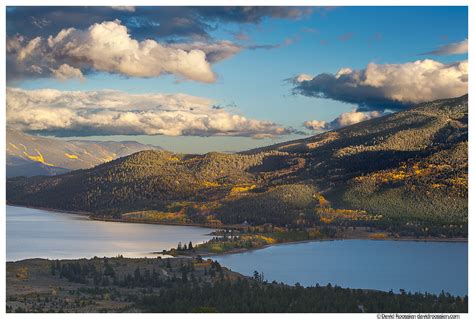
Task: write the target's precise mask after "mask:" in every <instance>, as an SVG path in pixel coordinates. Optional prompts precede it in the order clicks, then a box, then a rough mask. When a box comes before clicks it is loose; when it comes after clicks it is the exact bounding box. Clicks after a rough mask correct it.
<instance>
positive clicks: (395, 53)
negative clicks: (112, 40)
mask: <svg viewBox="0 0 474 319" xmlns="http://www.w3.org/2000/svg"><path fill="white" fill-rule="evenodd" d="M10 11H11V12H15V10H10ZM11 12H7V33H9V34H8V36H13V35H14V34H20V35H21V34H28V36H25V38H27V39H25V40H23V44H22V45H23V46H26V44H27V43H28V40H30V39H32V38H34V35H35V31H37V33H38V35H39V36H42V37H43V38H44V39H46V38H47V33H45V32H47V31H45V30H44V28H38V30H35V28H34V26H30V27H28V26H27V27H25V30H22V28H21V27H19V25H17V24H15V23H11V24H10V25H9V24H8V23H9V19H10V18H11V21H15V19H17V20H18V19H20V18H21V17H23V18H24V19H27V18H29V17H30V18H31V17H38V19H39V18H40V17H41V16H42V15H44V14H45V13H44V11H40V12H35V11H25V12H22V13H21V14H19V13H15V15H13V14H12V13H11ZM114 14H115V15H116V18H117V19H120V20H121V21H122V22H121V23H122V24H125V25H126V24H127V19H129V20H128V21H130V19H131V17H130V16H126V17H124V16H122V11H120V10H110V12H107V14H104V16H103V18H104V20H103V21H111V20H112V19H111V18H113V17H114ZM135 14H136V15H137V16H138V17H140V16H141V15H140V10H136V11H135ZM219 14H221V13H219ZM35 15H36V16H35ZM213 17H214V18H210V22H209V23H210V25H211V26H212V27H211V28H208V29H206V32H207V35H206V36H205V37H202V36H201V37H199V38H198V37H196V35H191V36H189V35H185V36H182V35H179V36H177V35H175V34H173V33H171V34H167V35H159V36H157V35H156V34H153V33H151V32H150V33H149V35H147V34H146V33H145V32H141V30H140V29H139V28H138V29H137V30H135V31H134V30H130V29H129V33H130V36H131V37H132V38H136V39H137V40H139V41H141V39H145V38H150V39H154V40H155V41H157V42H158V43H163V44H169V43H171V42H174V43H176V42H177V43H193V42H199V43H215V42H217V41H223V40H227V41H230V42H232V43H235V44H238V45H241V46H242V47H245V48H244V49H241V50H240V52H238V53H236V54H232V55H231V56H229V57H227V58H226V59H224V60H222V61H218V62H216V63H213V64H212V71H213V72H214V73H215V74H216V75H217V80H216V81H215V82H213V83H205V82H202V81H196V80H189V79H184V80H183V79H178V80H177V78H176V76H175V75H173V74H167V75H163V74H160V75H158V76H151V77H141V76H131V75H130V74H124V73H123V72H122V73H121V72H116V71H104V70H103V69H100V68H99V70H97V69H94V67H90V66H89V67H88V68H86V69H81V67H82V66H83V65H84V63H82V64H80V66H79V64H78V65H77V66H76V65H74V67H78V69H81V70H82V73H83V74H84V77H83V79H82V80H77V79H68V80H64V79H63V80H58V79H57V78H55V77H53V76H41V77H38V76H37V75H35V76H29V75H28V74H21V75H20V76H18V78H15V79H13V80H12V81H10V82H9V83H8V86H9V87H15V88H20V89H23V90H34V89H45V88H49V89H57V90H61V91H63V90H69V91H97V90H101V89H113V90H119V91H122V92H127V93H140V94H149V93H168V94H177V93H184V94H188V95H193V96H198V97H204V98H208V99H211V100H213V104H215V105H220V106H222V107H223V110H225V111H226V112H229V113H231V114H239V115H242V116H245V118H248V119H256V120H266V121H271V122H274V123H275V124H277V125H280V126H281V127H285V128H287V127H291V128H293V130H288V131H285V133H284V134H279V133H278V134H273V135H272V134H267V131H265V132H263V131H262V132H260V131H259V132H260V133H262V134H264V133H265V134H266V135H265V136H267V135H272V136H271V137H268V138H263V139H262V138H255V136H257V135H258V134H260V133H258V132H257V133H258V134H257V133H256V134H255V135H252V134H253V133H249V132H248V131H249V130H248V129H245V133H243V134H242V136H225V135H228V134H227V133H226V132H218V133H217V134H214V133H204V134H202V132H200V131H199V132H195V131H193V132H195V133H192V132H191V133H189V132H187V133H183V134H179V135H178V136H166V134H165V135H163V134H148V136H146V135H145V134H140V135H134V134H136V133H133V135H132V134H129V133H130V132H127V131H126V130H124V133H125V134H117V132H118V133H120V131H114V132H112V133H111V132H106V133H104V134H102V133H100V132H102V131H101V130H100V129H98V130H97V132H99V133H100V134H91V135H92V136H87V137H81V138H86V139H104V140H111V139H114V140H123V139H126V140H138V141H140V142H145V143H149V144H156V145H160V146H163V147H165V148H167V149H169V150H173V151H178V152H192V153H196V152H197V153H202V152H207V151H211V150H217V151H239V150H244V149H248V148H251V147H257V146H261V145H267V144H271V143H275V142H280V141H283V140H289V139H293V138H300V137H302V135H301V132H304V133H307V134H315V133H317V132H318V131H311V130H309V128H310V127H309V125H306V127H304V126H303V123H304V122H306V121H311V120H317V121H321V122H323V121H324V122H326V124H324V125H326V126H325V127H326V128H328V127H332V128H337V127H336V126H334V125H336V124H337V123H336V122H334V123H333V124H334V125H333V126H330V125H328V124H327V123H331V121H333V120H334V119H337V118H338V116H340V114H341V113H345V112H351V110H353V109H356V108H358V109H359V110H360V111H374V112H375V111H377V112H379V113H380V112H382V113H383V112H386V111H390V109H392V107H390V103H391V102H394V103H395V104H394V106H393V109H395V108H396V109H401V108H404V107H407V106H409V105H410V104H414V102H418V100H415V99H414V98H411V100H410V97H408V96H407V97H406V99H403V98H402V100H397V101H395V100H394V98H392V97H391V96H388V95H389V93H387V92H388V90H389V89H387V90H386V91H384V92H383V93H380V94H383V96H382V95H380V96H377V100H376V102H373V101H370V102H368V104H367V105H369V104H370V105H369V106H367V105H366V104H364V102H360V99H361V97H360V96H359V95H357V98H355V97H351V98H347V97H339V96H337V93H334V91H332V93H330V92H326V91H324V90H325V89H324V88H326V85H327V84H326V82H324V83H323V84H321V82H320V81H319V82H316V81H315V80H313V81H305V82H301V81H300V82H298V81H295V80H293V79H294V78H295V77H296V76H298V75H299V74H310V75H311V77H313V76H316V75H319V74H323V73H329V74H333V75H334V74H336V73H337V72H338V70H340V69H341V68H351V69H352V70H364V69H365V68H366V67H367V65H368V64H369V63H375V64H376V65H385V64H394V65H402V64H405V63H413V62H414V61H417V60H423V59H433V60H435V61H437V62H439V63H441V64H443V65H442V68H445V65H450V64H455V63H459V62H460V61H465V60H467V50H466V52H464V51H461V53H459V52H455V54H453V53H452V52H451V51H450V52H443V53H442V54H439V52H438V53H436V52H435V53H433V54H423V53H426V52H432V51H434V50H436V49H437V48H440V47H442V46H445V45H449V44H456V45H457V44H459V43H461V42H462V41H464V40H466V39H467V32H468V18H467V7H339V8H334V9H330V10H319V9H313V10H312V12H310V13H307V12H306V11H304V13H303V14H301V15H300V16H298V17H296V18H295V17H293V16H291V15H290V16H287V17H283V18H281V14H280V13H278V14H275V13H270V14H262V17H261V19H260V20H258V21H256V22H255V21H252V22H248V21H247V20H245V19H247V18H245V19H241V18H240V16H239V19H240V20H239V19H236V20H238V21H232V20H231V19H228V20H225V19H224V18H222V17H220V16H219V18H217V19H216V18H215V16H213ZM46 19H47V18H45V21H47V20H46ZM203 19H206V17H204V18H203ZM99 20H100V17H98V20H97V21H99ZM96 23H99V22H96ZM45 24H46V23H45ZM61 27H63V29H65V28H67V27H75V28H77V29H86V28H85V27H83V26H76V25H69V26H67V23H64V25H61ZM214 27H215V29H214ZM26 29H27V30H26ZM53 31H57V30H51V31H50V33H51V34H53V35H55V34H56V33H57V32H56V33H53ZM235 34H240V35H241V37H240V38H239V39H236V38H235ZM196 39H198V40H196ZM466 43H467V42H466ZM252 45H279V46H278V47H275V48H271V49H250V47H251V46H252ZM448 51H449V50H448ZM17 54H18V52H17ZM31 63H33V62H31ZM68 63H69V62H68ZM58 65H59V64H58ZM53 68H54V67H50V69H53ZM91 69H92V70H91ZM7 70H8V68H7ZM397 70H398V69H397ZM410 72H411V71H410ZM7 73H8V72H7ZM392 73H393V72H387V73H384V74H392ZM354 74H355V73H354V72H353V73H352V75H354ZM352 75H351V76H352ZM466 76H467V74H466ZM336 78H338V77H337V76H336ZM287 79H290V80H287ZM318 79H319V78H318ZM353 80H354V78H353V77H352V78H351V81H353ZM393 80H394V81H396V80H397V79H396V78H395V79H393ZM438 80H439V79H437V80H436V81H432V80H430V82H437V83H438V82H439V83H441V84H439V85H440V86H443V85H444V84H442V83H444V82H443V81H441V80H439V81H438ZM446 82H448V79H446ZM331 83H332V82H331ZM302 84H304V86H303V85H302ZM343 84H344V85H346V83H343ZM341 85H342V84H341ZM364 85H365V84H364ZM463 85H464V84H463V83H461V82H460V84H459V86H460V87H457V88H456V90H455V91H452V92H451V91H446V92H447V93H444V94H448V95H449V94H453V95H455V94H459V92H461V93H462V90H463ZM465 86H466V92H465V93H467V79H466V83H465ZM295 88H297V89H298V90H297V91H295ZM390 90H391V89H390ZM335 91H337V88H336V89H335ZM433 91H440V92H441V91H443V92H445V90H444V87H441V88H439V90H438V89H437V88H434V89H433ZM361 92H366V91H363V90H361ZM351 94H352V93H351ZM354 94H355V93H354ZM357 94H359V93H357ZM361 94H362V93H361ZM377 94H378V93H377ZM397 94H398V93H397ZM314 95H320V96H322V98H321V97H319V98H318V97H314ZM397 96H399V94H398V95H397ZM430 97H431V96H430V95H427V96H426V97H425V96H423V97H422V98H424V99H429V98H430ZM441 97H444V96H441ZM446 97H450V96H446ZM380 98H382V99H383V101H382V102H381V103H380V105H383V107H382V106H380V107H377V106H375V105H374V103H378V101H380ZM433 98H438V96H433ZM355 99H357V101H358V102H356V103H347V102H353V101H355ZM419 101H422V100H419ZM385 102H387V103H388V104H386V103H385ZM363 105H365V106H364V107H363ZM387 105H389V106H388V107H387ZM359 110H358V111H359ZM206 112H207V111H206ZM379 113H377V114H379ZM382 113H380V114H382ZM206 114H207V113H206ZM374 114H375V113H374ZM371 116H372V115H371ZM373 116H378V115H373ZM9 120H10V118H9V117H8V116H7V125H8V123H9ZM21 121H23V120H22V119H15V121H13V120H11V123H15V125H17V126H18V127H21V128H24V130H26V131H30V132H31V131H35V132H37V133H41V134H45V135H55V133H54V132H56V131H57V130H47V129H46V130H44V131H41V130H35V129H28V128H34V127H38V123H36V124H34V125H36V126H34V125H33V124H32V123H24V122H21ZM338 123H339V124H338V125H340V121H339V122H338ZM12 125H13V124H12ZM318 125H319V122H318ZM324 125H323V126H324ZM318 127H319V126H318ZM321 127H322V126H321ZM84 129H85V130H87V127H85V128H84ZM267 129H268V128H265V130H267ZM72 131H77V128H75V129H74V130H72ZM134 132H135V131H134ZM272 132H273V131H272ZM67 135H68V137H67V138H75V137H74V136H73V135H74V134H72V135H71V134H67ZM86 135H87V134H86ZM183 135H186V136H183ZM215 135H224V136H215ZM233 135H239V133H236V134H233ZM202 136H206V137H202ZM257 137H259V136H257Z"/></svg>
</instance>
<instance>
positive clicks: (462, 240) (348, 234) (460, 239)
mask: <svg viewBox="0 0 474 319" xmlns="http://www.w3.org/2000/svg"><path fill="white" fill-rule="evenodd" d="M7 206H15V207H24V208H29V209H39V210H44V211H48V212H53V213H63V214H71V215H80V216H88V217H89V220H91V221H103V222H119V223H137V224H151V225H165V226H166V225H167V226H191V227H201V228H210V229H236V228H237V229H238V228H243V226H240V225H235V226H234V225H222V226H217V225H202V224H179V223H173V222H155V221H144V220H127V219H115V218H104V217H94V216H93V214H92V213H91V212H84V211H78V212H76V211H67V210H60V209H54V208H43V207H32V206H22V205H12V204H7ZM239 226H240V227H239ZM362 234H363V235H365V236H363V235H362ZM370 234H373V233H370V232H368V231H366V230H364V231H363V232H362V233H358V234H351V232H347V231H345V232H344V231H343V233H342V234H339V236H338V237H334V238H320V239H307V240H295V241H287V242H280V243H275V244H266V245H263V246H261V247H252V248H236V249H231V250H228V251H223V252H219V253H213V252H207V253H203V254H198V253H192V254H190V255H177V256H174V257H178V256H179V257H193V256H197V255H201V256H202V257H211V256H218V255H226V254H238V253H244V252H251V251H254V250H258V249H265V248H268V247H271V246H277V245H289V244H299V243H301V244H302V243H308V242H315V241H335V240H383V241H413V242H446V243H468V238H463V237H455V238H436V237H425V238H417V237H412V236H406V237H393V236H387V237H386V238H371V237H370ZM206 235H209V236H211V235H212V234H211V233H210V234H206ZM170 251H171V249H170V250H167V252H170ZM150 254H153V255H160V254H163V252H150Z"/></svg>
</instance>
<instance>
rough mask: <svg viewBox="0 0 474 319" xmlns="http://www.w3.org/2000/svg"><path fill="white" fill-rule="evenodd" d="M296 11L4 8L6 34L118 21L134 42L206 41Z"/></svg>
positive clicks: (301, 12) (298, 13) (303, 11)
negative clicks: (227, 27)
mask: <svg viewBox="0 0 474 319" xmlns="http://www.w3.org/2000/svg"><path fill="white" fill-rule="evenodd" d="M310 12H311V9H310V8H299V7H129V8H124V7H115V8H114V7H54V6H51V7H8V9H7V34H8V35H10V36H11V35H14V34H16V33H21V34H22V35H23V36H26V37H35V36H49V35H51V34H56V33H58V32H59V31H61V30H62V29H64V28H70V27H74V28H78V29H84V28H87V27H89V26H90V25H92V24H94V23H100V22H103V21H113V20H115V19H119V20H121V21H122V23H123V24H124V25H125V26H127V28H129V29H130V32H131V34H132V35H133V36H134V37H135V38H138V39H143V38H153V37H161V38H167V37H169V38H176V37H178V38H179V37H194V38H201V39H205V38H209V37H210V35H209V32H210V31H212V30H214V29H215V28H216V27H217V24H218V23H252V24H257V23H260V22H261V21H262V20H263V19H265V18H277V19H298V18H301V17H303V16H305V15H307V14H309V13H310Z"/></svg>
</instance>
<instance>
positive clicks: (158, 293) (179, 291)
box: [6, 256, 468, 313]
mask: <svg viewBox="0 0 474 319" xmlns="http://www.w3.org/2000/svg"><path fill="white" fill-rule="evenodd" d="M6 267H7V299H6V306H7V312H153V313H160V312H162V313H169V312H240V313H244V312H268V313H275V312H315V313H318V312H319V313H321V312H323V313H325V312H338V313H340V312H349V313H364V312H365V313H373V312H404V313H405V312H412V313H413V312H431V313H462V312H467V308H468V297H467V296H452V295H450V294H448V293H444V292H443V293H441V294H439V295H435V294H428V293H410V292H405V291H397V292H383V291H375V290H363V289H348V288H341V287H337V286H331V285H327V286H319V285H314V286H312V287H302V286H301V285H299V284H296V285H295V286H289V285H285V284H283V283H277V282H268V281H267V280H266V279H265V275H264V274H263V273H259V272H257V271H255V272H254V274H253V276H252V277H246V276H243V275H240V274H238V273H235V272H232V271H230V270H229V269H227V268H225V267H222V266H221V265H220V264H219V263H218V262H217V261H212V260H210V259H207V260H204V259H202V258H200V257H197V258H168V259H161V258H144V259H143V258H142V259H136V258H133V259H128V258H122V257H121V256H119V257H117V258H92V259H80V260H44V259H30V260H23V261H20V262H15V263H7V266H6Z"/></svg>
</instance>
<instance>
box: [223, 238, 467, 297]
mask: <svg viewBox="0 0 474 319" xmlns="http://www.w3.org/2000/svg"><path fill="white" fill-rule="evenodd" d="M467 256H468V249H467V243H443V242H415V241H382V240H335V241H319V242H307V243H299V244H291V245H277V246H272V247H268V248H265V249H261V250H254V251H249V252H245V253H241V254H237V255H222V256H219V257H216V258H215V259H216V260H218V261H219V263H221V264H222V265H225V266H226V267H228V268H231V269H232V270H234V271H237V272H240V273H242V274H245V275H250V276H251V275H252V274H253V272H254V270H257V271H258V272H263V273H264V276H265V279H267V280H268V281H273V280H276V281H278V282H280V281H282V282H285V283H287V284H295V283H297V282H299V283H300V284H301V285H303V286H312V285H315V284H316V283H319V284H320V285H327V284H328V283H331V284H332V285H338V286H341V287H349V288H370V289H378V290H384V291H390V290H393V291H394V292H398V291H399V290H400V289H405V290H406V291H411V292H425V291H426V292H430V293H440V292H441V291H442V290H444V291H445V292H449V293H451V294H454V295H461V296H464V295H466V294H467V291H468V281H467V271H468V270H467Z"/></svg>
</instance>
